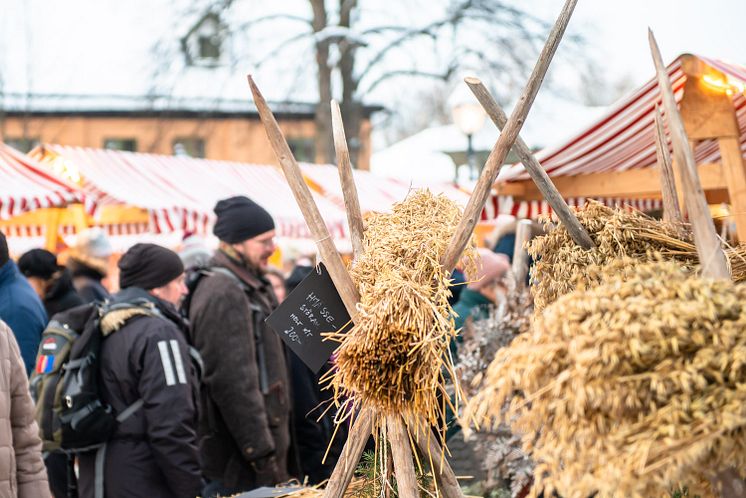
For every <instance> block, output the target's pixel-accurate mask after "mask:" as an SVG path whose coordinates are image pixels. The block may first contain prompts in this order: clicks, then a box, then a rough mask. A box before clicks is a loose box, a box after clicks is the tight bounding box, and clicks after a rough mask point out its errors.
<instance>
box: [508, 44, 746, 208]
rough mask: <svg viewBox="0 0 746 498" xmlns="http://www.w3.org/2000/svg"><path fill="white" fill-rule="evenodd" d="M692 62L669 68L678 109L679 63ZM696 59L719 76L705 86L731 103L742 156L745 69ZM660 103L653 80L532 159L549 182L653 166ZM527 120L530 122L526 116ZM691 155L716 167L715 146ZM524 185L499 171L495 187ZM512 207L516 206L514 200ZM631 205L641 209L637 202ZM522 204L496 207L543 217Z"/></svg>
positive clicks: (516, 168)
mask: <svg viewBox="0 0 746 498" xmlns="http://www.w3.org/2000/svg"><path fill="white" fill-rule="evenodd" d="M691 57H695V56H691V55H682V56H680V57H678V58H677V59H676V60H674V61H673V62H672V63H671V64H670V65H669V66H668V68H667V69H668V75H669V78H670V80H671V83H672V86H673V90H674V94H675V97H676V100H677V102H678V103H679V104H680V103H681V100H682V98H683V96H684V85H685V83H686V80H687V74H686V73H685V71H684V67H683V60H684V59H685V58H691ZM696 58H697V59H699V60H700V61H701V62H702V63H704V66H709V67H710V68H713V69H714V70H715V72H717V71H719V72H720V73H721V74H718V75H717V76H715V77H713V78H711V79H710V80H709V81H708V80H706V81H707V82H708V84H711V85H713V87H715V88H716V89H718V90H720V91H724V92H727V93H728V95H730V96H731V97H732V99H733V106H734V108H735V112H736V117H737V121H738V125H739V127H740V130H741V136H740V143H741V150H742V151H746V98H745V97H744V93H743V92H744V87H745V86H746V67H743V66H739V65H735V64H730V63H726V62H723V61H719V60H716V59H711V58H708V57H700V56H696ZM715 72H713V73H715ZM722 75H724V76H725V79H723V78H722ZM658 103H660V92H659V90H658V84H657V81H656V80H655V79H654V78H653V79H651V80H649V81H648V82H647V83H646V84H645V85H643V86H642V87H641V88H639V89H638V90H636V91H635V92H633V93H632V94H631V95H629V96H628V97H626V98H624V99H622V100H621V101H620V102H618V103H617V104H615V105H614V106H612V108H611V109H610V111H609V112H608V113H606V115H604V116H603V117H602V118H601V119H599V120H598V121H596V122H593V123H591V124H589V125H588V126H587V127H586V128H585V129H583V130H582V131H580V132H579V133H577V134H576V135H575V136H573V137H572V138H571V139H569V140H567V141H566V142H564V143H561V144H558V145H555V146H552V147H548V148H546V149H544V150H542V151H540V152H539V153H537V154H536V158H537V159H538V160H539V162H540V163H541V164H542V166H543V167H544V169H545V170H546V171H547V173H548V174H549V176H550V177H553V178H559V177H572V176H581V175H592V174H597V173H611V172H624V171H629V170H635V169H641V168H649V167H651V166H653V165H655V164H656V151H655V130H654V123H655V106H656V104H658ZM528 119H531V116H530V115H529V117H528ZM669 142H670V140H669ZM694 153H695V159H696V161H697V163H698V164H705V163H717V162H719V161H720V149H719V147H718V143H717V141H716V140H704V141H701V142H699V143H697V145H696V147H695V151H694ZM528 179H529V176H528V174H527V173H526V171H525V169H524V167H523V165H521V164H515V165H512V166H505V167H503V169H502V171H501V172H500V175H499V176H498V180H497V181H498V184H510V183H511V182H518V181H525V180H528ZM621 201H622V202H627V203H629V202H631V201H632V200H631V199H621ZM516 202H519V201H518V200H516ZM615 202H617V201H615ZM634 202H636V203H638V204H639V203H644V201H640V200H636V201H634ZM498 203H499V200H498ZM571 203H572V202H571ZM523 204H524V205H522V206H520V207H516V205H515V203H512V204H510V206H509V208H508V207H505V208H503V207H500V210H501V211H504V210H505V209H510V210H516V209H519V210H523V211H528V210H529V209H530V210H531V211H532V212H537V211H538V212H546V206H544V208H542V206H541V204H542V203H538V204H537V203H534V204H535V205H534V206H533V207H534V209H532V208H531V206H530V204H531V203H530V202H528V201H524V202H523Z"/></svg>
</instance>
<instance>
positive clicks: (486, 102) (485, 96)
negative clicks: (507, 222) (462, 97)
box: [464, 77, 595, 249]
mask: <svg viewBox="0 0 746 498" xmlns="http://www.w3.org/2000/svg"><path fill="white" fill-rule="evenodd" d="M464 81H465V82H466V84H467V85H468V86H469V88H470V89H471V91H472V93H473V94H474V96H475V97H476V98H477V100H478V101H479V103H480V104H482V107H483V108H484V110H485V112H487V115H488V116H489V117H490V118H491V119H492V121H493V122H494V123H495V125H496V126H497V128H498V129H499V130H502V129H503V128H505V125H506V124H507V122H508V116H507V115H506V114H505V111H503V110H502V108H501V107H500V105H499V104H498V103H497V101H496V100H495V99H494V98H492V95H490V92H489V90H487V88H486V87H485V86H484V84H482V82H481V81H480V80H479V78H473V77H468V78H466V79H465V80H464ZM513 151H514V152H515V153H516V155H517V156H518V157H519V158H520V160H521V162H522V163H523V165H524V166H525V167H526V171H527V172H528V174H529V176H530V177H531V179H532V180H533V181H534V183H535V184H536V187H537V188H538V189H539V191H540V192H541V193H542V195H543V196H544V198H545V199H546V200H547V202H548V203H549V205H550V206H552V209H553V210H554V212H555V213H557V217H558V218H559V220H560V221H561V222H562V223H563V224H564V225H565V228H566V229H567V232H568V233H569V234H570V237H572V240H574V241H575V243H576V244H577V245H579V246H580V247H582V248H583V249H591V248H592V247H595V244H594V243H593V240H592V239H591V236H590V235H588V232H587V231H586V229H585V228H584V227H583V225H581V224H580V221H578V218H577V216H575V214H574V213H573V212H572V211H570V208H569V206H568V205H567V203H566V202H565V199H564V198H563V197H562V195H561V194H560V193H559V191H558V190H557V187H555V186H554V183H553V182H552V180H551V178H549V175H547V172H546V171H545V170H544V168H542V166H541V164H539V161H537V160H536V158H535V157H534V155H533V154H532V153H531V149H530V148H529V147H528V145H526V142H524V141H523V139H522V138H521V137H520V136H518V137H517V138H516V139H515V143H514V144H513Z"/></svg>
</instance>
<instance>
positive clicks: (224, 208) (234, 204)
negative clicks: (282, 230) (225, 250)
mask: <svg viewBox="0 0 746 498" xmlns="http://www.w3.org/2000/svg"><path fill="white" fill-rule="evenodd" d="M214 211H215V214H216V215H217V217H218V219H217V221H216V222H215V227H214V228H213V229H212V233H214V234H215V236H216V237H217V238H218V239H220V240H222V241H223V242H227V243H229V244H237V243H239V242H243V241H245V240H249V239H252V238H254V237H256V236H257V235H261V234H263V233H265V232H268V231H270V230H273V229H274V228H275V222H274V220H273V219H272V216H271V215H270V214H269V213H268V212H267V210H266V209H264V208H263V207H261V206H260V205H259V204H257V203H256V202H254V201H252V200H251V199H249V198H248V197H244V196H243V195H238V196H236V197H231V198H229V199H223V200H222V201H218V203H217V204H216V205H215V209H214Z"/></svg>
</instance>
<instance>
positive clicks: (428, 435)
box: [414, 419, 464, 498]
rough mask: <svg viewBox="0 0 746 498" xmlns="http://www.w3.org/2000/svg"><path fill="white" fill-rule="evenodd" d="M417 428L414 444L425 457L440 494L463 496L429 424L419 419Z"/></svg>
mask: <svg viewBox="0 0 746 498" xmlns="http://www.w3.org/2000/svg"><path fill="white" fill-rule="evenodd" d="M417 428H418V430H415V431H414V438H415V444H416V445H417V449H418V450H419V451H420V453H422V455H424V456H425V457H427V459H428V461H429V463H430V467H431V469H432V471H433V474H434V475H435V483H436V484H437V485H438V491H439V492H440V494H441V495H442V496H444V497H446V498H464V492H463V491H462V490H461V486H459V485H458V480H457V479H456V474H454V473H453V469H452V468H451V466H450V465H449V464H448V461H447V460H445V458H444V456H445V455H444V454H443V449H442V448H441V447H440V444H438V440H437V438H436V437H435V435H433V433H432V431H431V430H430V426H429V425H428V424H427V422H425V421H424V420H422V419H420V420H419V422H418V424H417Z"/></svg>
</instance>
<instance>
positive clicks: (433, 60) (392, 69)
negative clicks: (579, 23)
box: [201, 0, 578, 164]
mask: <svg viewBox="0 0 746 498" xmlns="http://www.w3.org/2000/svg"><path fill="white" fill-rule="evenodd" d="M247 1H248V0H206V2H205V5H204V6H202V7H201V8H203V9H204V12H205V13H208V12H212V13H218V14H219V15H220V16H221V17H222V18H223V19H226V20H232V22H230V23H229V24H228V25H227V26H226V29H227V31H228V33H227V34H228V36H230V37H232V38H235V39H241V40H249V39H251V36H252V33H256V32H257V28H258V27H259V26H261V25H267V24H272V23H275V22H283V23H286V24H285V25H290V24H292V25H294V26H295V27H296V28H297V29H290V30H278V31H277V32H276V33H273V34H272V38H273V39H276V41H277V42H276V44H275V45H274V46H273V47H272V48H271V49H268V50H265V51H264V52H263V53H256V51H253V52H252V51H245V52H241V51H239V52H238V53H234V54H233V57H235V58H241V59H242V60H244V61H245V60H246V59H247V58H248V59H250V60H252V61H253V63H254V65H255V66H256V67H257V68H261V67H262V66H263V65H265V64H269V63H271V62H272V61H276V60H277V59H278V58H284V57H288V56H290V55H291V54H292V53H293V51H295V52H294V53H295V55H296V57H297V56H298V53H299V52H298V51H299V50H301V51H302V50H306V51H308V50H309V49H310V50H311V51H312V53H313V54H314V59H315V64H314V65H313V66H310V65H309V66H307V67H306V66H303V65H302V63H301V64H299V66H300V67H299V70H301V71H303V72H304V73H305V74H304V76H305V77H304V78H303V79H304V80H305V81H313V80H315V82H316V92H317V95H318V107H317V110H316V113H315V119H316V130H317V136H316V150H317V157H318V158H319V159H321V160H323V161H327V162H332V161H333V160H334V147H333V142H332V133H331V114H330V110H329V100H330V99H331V98H332V97H336V98H337V99H338V100H340V106H341V109H342V117H343V119H344V122H345V127H346V130H345V131H346V133H347V137H348V140H349V141H350V153H351V156H352V160H353V164H355V162H356V159H357V153H358V152H359V145H360V141H359V140H360V133H361V126H362V123H363V119H364V110H365V109H364V103H365V102H370V98H369V96H370V95H371V94H374V93H375V94H376V95H385V94H386V91H388V92H389V94H391V92H396V87H397V85H399V87H401V85H404V84H412V83H413V82H414V80H416V79H418V78H425V79H430V80H440V81H443V82H448V81H449V80H452V79H453V78H454V77H455V76H456V75H458V74H460V73H461V72H462V71H463V70H466V69H470V70H473V71H478V72H479V73H480V75H482V76H483V77H484V78H485V79H490V80H492V81H493V82H495V83H496V85H497V88H496V90H497V93H498V96H499V97H500V98H501V99H502V100H504V99H507V98H509V97H511V96H513V95H515V94H517V93H518V91H519V88H520V86H521V85H522V84H523V83H524V79H525V76H526V75H527V74H528V72H529V70H530V64H531V63H532V62H533V60H534V59H535V55H536V53H538V51H539V49H540V46H541V42H542V41H543V38H544V36H545V34H546V31H547V30H548V28H549V25H548V24H547V22H546V21H545V20H543V19H542V18H541V17H540V16H537V15H535V14H533V13H531V12H530V11H529V10H528V9H527V8H524V7H523V5H524V4H523V2H520V0H431V1H424V0H408V1H405V2H398V3H394V2H373V1H372V0H371V1H368V2H365V1H364V0H307V2H308V7H310V9H308V10H307V11H306V12H302V11H300V10H301V9H298V8H297V7H296V9H295V10H296V12H290V11H288V12H283V11H281V10H278V11H277V12H274V13H270V14H262V15H256V16H249V18H242V16H241V15H240V14H239V12H246V10H245V9H243V10H241V9H239V5H240V4H242V3H244V2H247ZM384 9H389V11H386V10H384ZM391 9H393V10H391ZM402 13H403V14H407V13H408V14H409V15H402ZM552 14H554V13H553V12H552V13H547V15H549V16H550V17H551V15H552ZM237 19H238V20H237ZM566 39H567V40H568V41H569V43H570V44H574V45H575V46H577V45H578V38H577V37H574V36H573V35H572V34H570V35H568V36H567V37H566ZM249 45H251V44H250V43H249ZM299 60H300V58H299ZM311 71H313V72H314V73H315V74H314V76H315V78H312V77H311V76H312V75H311V73H310V72H311ZM415 84H416V83H415ZM366 97H368V100H366Z"/></svg>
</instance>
